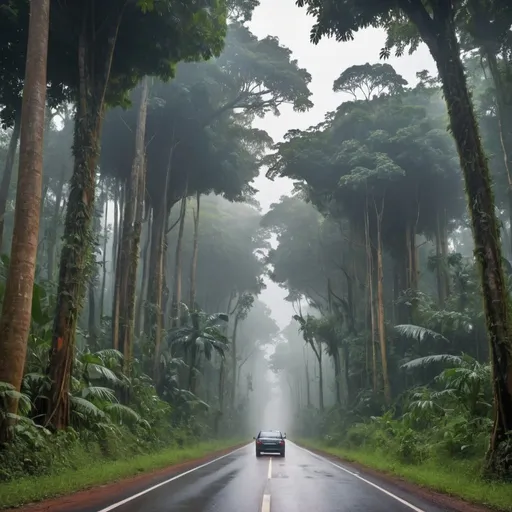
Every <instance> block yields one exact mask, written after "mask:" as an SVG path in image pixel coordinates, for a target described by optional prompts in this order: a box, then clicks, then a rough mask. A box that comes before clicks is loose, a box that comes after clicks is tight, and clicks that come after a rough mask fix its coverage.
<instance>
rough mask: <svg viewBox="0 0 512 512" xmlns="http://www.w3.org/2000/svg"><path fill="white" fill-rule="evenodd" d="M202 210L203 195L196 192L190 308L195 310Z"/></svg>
mask: <svg viewBox="0 0 512 512" xmlns="http://www.w3.org/2000/svg"><path fill="white" fill-rule="evenodd" d="M200 208H201V193H200V192H196V211H195V212H194V246H193V248H192V261H191V263H190V299H189V307H190V308H191V309H195V307H196V306H195V303H196V276H197V258H198V254H199V211H200Z"/></svg>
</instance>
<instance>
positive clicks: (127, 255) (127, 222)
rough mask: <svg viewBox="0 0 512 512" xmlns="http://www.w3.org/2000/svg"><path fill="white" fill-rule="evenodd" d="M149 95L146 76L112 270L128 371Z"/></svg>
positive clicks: (120, 344) (115, 331) (116, 329)
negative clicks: (114, 266) (121, 224)
mask: <svg viewBox="0 0 512 512" xmlns="http://www.w3.org/2000/svg"><path fill="white" fill-rule="evenodd" d="M148 97H149V79H148V78H147V77H146V78H144V79H143V81H142V86H141V93H140V107H139V113H138V119H137V128H136V133H135V156H134V159H133V164H132V170H131V174H130V178H129V181H128V183H127V187H126V200H125V207H124V214H123V231H122V237H121V245H120V250H119V254H118V262H117V265H116V267H117V271H116V290H119V295H118V297H117V307H116V313H117V314H116V316H115V317H114V318H113V319H112V321H113V322H114V328H113V330H112V332H113V334H114V335H119V338H118V340H116V339H114V346H115V345H117V346H118V347H119V350H120V351H121V352H122V353H123V355H124V365H125V368H124V369H125V372H127V374H129V369H130V367H131V358H132V348H133V333H134V320H135V291H136V283H137V267H138V264H139V245H140V234H141V230H142V217H143V215H144V197H145V181H146V180H145V168H146V167H145V163H144V162H145V158H144V156H145V145H144V142H145V134H146V118H147V104H148Z"/></svg>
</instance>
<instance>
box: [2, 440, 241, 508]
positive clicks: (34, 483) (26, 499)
mask: <svg viewBox="0 0 512 512" xmlns="http://www.w3.org/2000/svg"><path fill="white" fill-rule="evenodd" d="M241 442H242V441H239V440H224V441H210V442H204V443H198V444H196V445H194V446H189V447H184V448H176V447H173V448H168V449H165V450H162V451H159V452H156V453H151V454H147V455H137V456H135V457H133V458H131V459H121V460H116V461H99V462H98V460H97V459H96V461H95V460H94V459H89V460H87V458H86V460H84V465H83V466H82V467H80V468H78V469H76V470H74V471H70V470H67V471H58V472H54V473H53V474H48V475H43V476H36V477H26V478H20V479H17V480H13V481H10V482H6V483H0V509H5V508H12V507H19V506H21V505H26V504H27V503H33V502H38V501H42V500H45V499H47V498H55V497H57V496H66V495H68V494H71V493H73V492H76V491H81V490H84V489H89V488H91V487H96V486H98V485H103V484H108V483H112V482H116V481H119V480H122V479H123V478H128V477H131V476H135V475H138V474H141V473H147V472H150V471H153V470H158V469H163V468H166V467H169V466H173V465H175V464H180V463H182V462H187V461H191V460H194V459H199V458H201V457H204V456H205V455H208V454H210V453H212V452H215V451H217V450H223V449H225V448H230V447H231V446H235V445H237V444H240V443H241Z"/></svg>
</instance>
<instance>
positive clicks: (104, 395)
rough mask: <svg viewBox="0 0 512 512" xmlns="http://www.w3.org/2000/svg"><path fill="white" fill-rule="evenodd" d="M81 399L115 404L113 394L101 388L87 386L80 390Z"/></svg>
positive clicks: (109, 390) (107, 389) (108, 389)
mask: <svg viewBox="0 0 512 512" xmlns="http://www.w3.org/2000/svg"><path fill="white" fill-rule="evenodd" d="M81 395H82V398H87V399H91V398H97V399H99V400H103V401H105V402H111V403H116V402H117V398H116V395H115V394H114V392H113V391H112V390H111V389H110V388H105V387H102V386H89V387H87V388H84V389H82V393H81Z"/></svg>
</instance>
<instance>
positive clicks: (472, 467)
mask: <svg viewBox="0 0 512 512" xmlns="http://www.w3.org/2000/svg"><path fill="white" fill-rule="evenodd" d="M299 444H301V445H303V446H304V447H306V448H312V449H315V448H316V449H318V450H322V451H324V452H326V453H329V454H332V455H334V456H336V457H340V458H341V459H344V460H346V461H348V462H358V463H360V464H362V465H364V466H367V467H369V468H373V469H377V470H379V471H382V472H384V473H388V474H391V475H395V476H398V477H401V478H403V479H405V480H407V481H409V482H412V483H415V484H418V485H420V486H422V487H426V488H429V489H432V490H435V491H438V492H441V493H444V494H447V495H450V496H456V497H458V498H462V499H464V500H466V501H469V502H470V503H474V504H479V505H485V506H487V507H490V508H493V509H495V510H499V511H503V512H512V484H505V483H493V482H486V481H484V480H482V479H481V478H480V477H479V475H480V466H481V461H466V462H462V461H455V460H443V461H435V460H429V461H427V462H425V463H424V464H421V465H411V464H404V463H402V462H400V461H398V460H396V458H393V456H390V455H389V454H385V455H384V454H382V453H378V452H375V451H372V452H370V451H365V450H362V449H359V450H347V449H344V448H342V447H332V446H327V445H326V444H325V443H323V442H321V441H317V440H311V439H301V440H300V441H299Z"/></svg>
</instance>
